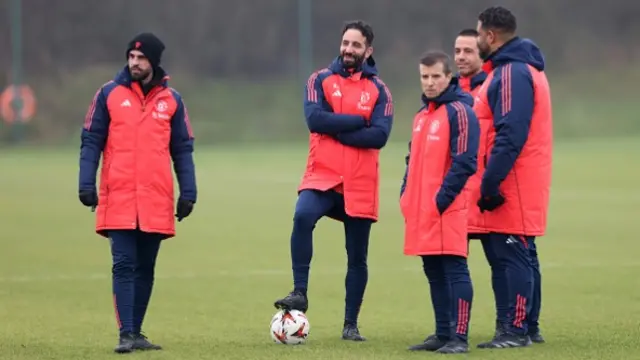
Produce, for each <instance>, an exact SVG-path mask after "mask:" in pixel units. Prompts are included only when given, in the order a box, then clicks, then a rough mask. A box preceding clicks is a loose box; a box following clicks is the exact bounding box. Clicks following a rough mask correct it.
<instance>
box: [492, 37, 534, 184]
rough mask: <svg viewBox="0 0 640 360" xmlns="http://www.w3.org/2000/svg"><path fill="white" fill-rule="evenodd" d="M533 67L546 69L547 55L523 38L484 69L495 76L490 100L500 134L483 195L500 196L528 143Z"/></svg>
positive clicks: (508, 45)
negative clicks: (499, 193) (545, 56)
mask: <svg viewBox="0 0 640 360" xmlns="http://www.w3.org/2000/svg"><path fill="white" fill-rule="evenodd" d="M529 66H532V67H533V68H535V69H538V70H540V71H542V70H544V66H545V60H544V56H543V54H542V52H541V51H540V48H538V46H537V45H536V44H535V43H534V42H533V41H531V40H529V39H523V38H519V37H515V38H513V39H511V40H510V41H509V42H507V43H506V44H504V45H503V46H502V47H501V48H500V49H498V50H497V51H496V52H494V53H493V54H492V55H491V56H490V57H489V58H488V59H487V60H486V61H485V64H484V66H483V69H484V70H485V72H487V73H490V72H493V73H494V76H493V78H492V79H491V81H490V83H489V84H488V89H487V97H488V102H489V106H490V107H491V108H492V109H493V114H494V115H493V125H494V128H495V131H496V135H495V143H494V146H493V149H492V150H491V154H488V155H489V160H488V162H487V166H486V169H485V172H484V175H483V178H482V185H481V194H482V196H490V195H496V194H498V192H499V186H500V184H501V183H502V181H503V180H504V179H505V178H506V177H507V174H509V172H510V171H511V169H512V168H513V165H514V164H515V162H516V158H517V157H518V156H519V155H520V152H521V151H522V148H523V147H524V145H525V143H526V142H527V138H528V136H529V127H530V124H531V119H532V117H533V111H534V84H533V76H532V74H531V71H530V69H529ZM505 110H508V111H505ZM503 114H504V115H503Z"/></svg>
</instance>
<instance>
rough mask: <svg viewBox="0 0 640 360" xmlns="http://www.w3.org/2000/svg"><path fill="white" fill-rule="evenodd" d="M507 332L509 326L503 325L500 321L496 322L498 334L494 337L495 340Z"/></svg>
mask: <svg viewBox="0 0 640 360" xmlns="http://www.w3.org/2000/svg"><path fill="white" fill-rule="evenodd" d="M505 332H507V326H506V325H505V324H503V323H501V322H500V321H498V320H496V333H495V335H493V337H494V339H495V338H497V337H498V336H500V335H502V334H504V333H505Z"/></svg>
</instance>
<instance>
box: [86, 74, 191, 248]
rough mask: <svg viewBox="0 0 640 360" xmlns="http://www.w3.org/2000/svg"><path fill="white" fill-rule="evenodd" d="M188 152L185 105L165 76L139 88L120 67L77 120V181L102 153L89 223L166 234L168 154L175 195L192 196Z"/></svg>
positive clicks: (90, 176)
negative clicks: (147, 88)
mask: <svg viewBox="0 0 640 360" xmlns="http://www.w3.org/2000/svg"><path fill="white" fill-rule="evenodd" d="M192 152H193V135H192V131H191V126H190V123H189V118H188V114H187V111H186V109H185V107H184V104H183V103H182V99H181V97H180V95H179V94H178V93H177V92H176V91H175V90H173V89H171V88H169V87H168V86H167V84H166V79H165V80H164V81H163V82H162V83H161V84H158V85H157V86H155V87H154V88H153V89H151V90H150V92H149V93H148V94H147V95H146V96H145V95H144V94H143V92H142V90H141V88H140V86H139V85H138V84H137V83H136V82H132V81H131V78H130V75H129V72H128V70H126V69H125V70H123V71H122V72H121V73H120V74H119V75H118V76H117V77H116V79H115V80H114V81H112V82H109V83H107V84H106V85H104V86H103V87H102V88H100V89H99V90H98V92H97V93H96V96H95V97H94V100H93V103H92V104H91V107H90V108H89V111H88V113H87V117H86V120H85V125H84V129H83V134H82V150H81V160H80V189H81V190H83V189H91V188H92V187H95V174H96V166H97V162H98V159H99V156H100V153H102V170H101V172H100V188H99V192H98V195H99V200H98V201H99V204H98V208H97V214H96V231H97V232H98V233H99V234H101V235H103V236H107V232H108V230H127V229H129V230H133V229H136V228H139V229H140V230H142V231H144V232H150V233H159V234H165V235H167V237H171V236H174V235H175V217H174V214H175V196H174V182H173V172H172V171H173V168H174V166H172V159H173V162H174V164H173V165H175V170H176V175H177V177H178V182H179V184H180V196H182V197H183V198H185V199H187V200H191V201H194V202H195V201H196V184H195V171H194V164H193V158H192Z"/></svg>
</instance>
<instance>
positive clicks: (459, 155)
mask: <svg viewBox="0 0 640 360" xmlns="http://www.w3.org/2000/svg"><path fill="white" fill-rule="evenodd" d="M422 102H423V104H424V105H423V106H422V107H421V108H420V110H419V111H418V113H420V111H423V110H425V109H430V108H436V107H438V106H441V105H444V106H446V107H447V114H449V119H448V120H449V127H450V129H451V137H450V141H449V148H450V154H451V159H452V162H451V167H450V168H449V171H448V172H447V174H446V175H445V178H444V182H443V183H442V186H441V191H440V192H439V193H438V195H437V202H438V204H441V205H442V206H443V208H447V207H449V205H451V203H452V202H453V201H454V200H455V198H456V196H458V195H459V194H460V192H462V189H463V188H464V186H465V184H466V182H467V180H468V179H469V177H470V176H472V175H473V174H475V172H476V171H477V168H478V164H477V161H478V147H479V141H480V124H479V122H478V118H477V117H476V115H475V113H474V112H473V109H472V106H473V98H472V97H471V95H469V94H468V93H466V92H465V91H464V90H462V88H461V87H460V85H459V84H458V78H456V77H453V78H452V79H451V83H450V84H449V86H448V87H447V89H445V91H444V92H443V93H442V94H440V96H438V97H437V98H435V99H427V97H426V96H425V95H424V94H423V95H422ZM453 102H460V103H462V104H463V106H464V111H465V112H466V114H459V112H460V110H461V109H460V107H459V106H453V105H451V103H453ZM460 118H466V119H467V120H468V123H467V126H466V131H464V130H465V129H460V123H461V122H460V121H459V119H460ZM461 136H462V137H467V139H468V141H469V142H468V144H467V150H466V151H464V152H461V151H459V144H460V142H461V141H467V139H464V138H463V139H462V140H461V138H460V137H461ZM409 150H411V142H409ZM410 156H411V154H410V153H409V154H408V155H407V156H406V158H405V162H406V168H405V172H404V177H403V178H402V185H401V186H400V196H402V194H403V193H404V190H405V188H406V186H407V176H408V175H409V174H408V170H409V159H410Z"/></svg>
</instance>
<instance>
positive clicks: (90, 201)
mask: <svg viewBox="0 0 640 360" xmlns="http://www.w3.org/2000/svg"><path fill="white" fill-rule="evenodd" d="M78 197H79V198H80V202H81V203H82V205H84V206H88V207H90V208H91V211H93V210H95V209H96V206H98V193H97V192H96V191H95V190H80V192H79V194H78Z"/></svg>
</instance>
